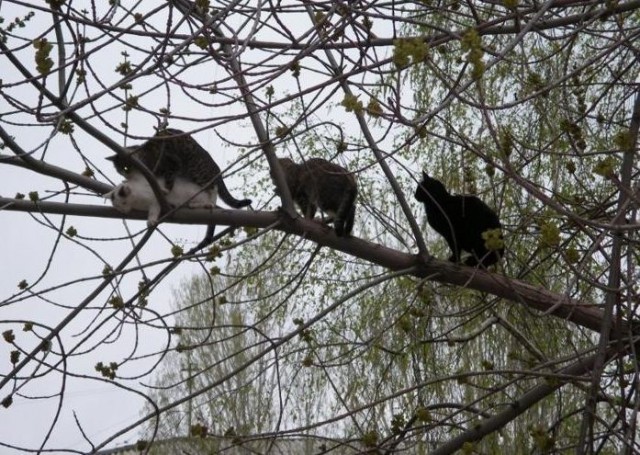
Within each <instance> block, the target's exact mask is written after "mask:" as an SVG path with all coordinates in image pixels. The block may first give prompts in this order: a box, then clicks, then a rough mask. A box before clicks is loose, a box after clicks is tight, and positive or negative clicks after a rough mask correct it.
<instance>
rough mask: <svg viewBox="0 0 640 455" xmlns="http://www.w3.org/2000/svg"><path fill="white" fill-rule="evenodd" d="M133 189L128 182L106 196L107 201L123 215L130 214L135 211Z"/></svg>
mask: <svg viewBox="0 0 640 455" xmlns="http://www.w3.org/2000/svg"><path fill="white" fill-rule="evenodd" d="M132 191H133V190H132V188H131V186H130V185H129V184H128V183H127V182H122V183H121V184H120V185H118V186H116V187H115V188H114V189H112V190H111V191H109V192H108V193H106V194H105V195H104V198H105V199H110V200H111V205H113V207H114V208H115V209H116V210H118V211H119V212H122V213H129V212H130V211H131V210H133V198H132V197H131V193H132Z"/></svg>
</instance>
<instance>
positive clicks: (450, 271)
mask: <svg viewBox="0 0 640 455" xmlns="http://www.w3.org/2000/svg"><path fill="white" fill-rule="evenodd" d="M0 209H2V210H11V211H20V212H31V213H37V212H42V213H50V214H60V215H63V214H64V215H76V216H86V217H99V218H123V216H122V214H121V213H119V212H118V211H116V210H115V209H113V208H112V207H106V206H104V207H100V206H93V205H81V204H64V203H60V202H38V203H37V204H34V203H33V202H31V201H25V200H15V199H10V198H2V197H0ZM126 218H128V219H139V220H145V219H146V218H147V215H146V213H144V212H137V213H132V214H130V215H128V216H127V217H126ZM278 221H280V225H279V227H278V230H281V231H283V232H286V233H289V234H294V235H298V236H301V237H304V238H306V239H309V240H311V241H313V242H316V243H318V244H319V245H323V246H327V247H330V248H333V249H335V250H338V251H342V252H343V253H346V254H349V255H351V256H355V257H357V258H360V259H363V260H365V261H368V262H371V263H373V264H376V265H379V266H381V267H384V268H387V269H390V270H404V269H408V268H411V267H416V272H414V273H413V275H414V276H415V277H417V278H423V279H426V280H428V281H433V282H436V283H442V284H452V285H456V286H463V287H467V288H469V289H475V290H477V291H481V292H487V293H489V294H492V295H495V296H496V297H501V298H503V299H506V300H510V301H512V302H514V303H519V304H525V305H527V306H529V307H531V308H533V309H536V310H539V311H542V312H546V311H549V314H551V315H553V316H555V317H558V318H561V319H565V320H568V321H571V322H573V323H575V324H577V325H579V326H582V327H585V328H587V329H590V330H595V331H600V328H601V325H602V318H603V312H602V310H601V309H600V308H599V307H598V306H596V305H594V304H592V303H589V302H582V301H579V300H574V299H571V298H570V297H568V296H566V295H562V294H557V293H554V292H551V291H548V290H546V289H544V288H541V287H538V286H534V285H531V284H528V283H525V282H523V281H519V280H515V279H512V278H508V277H506V276H503V275H499V274H497V273H490V272H486V271H483V270H479V269H473V268H470V267H464V266H461V265H457V264H453V263H451V262H449V261H442V260H438V259H435V258H432V259H430V260H428V261H422V260H421V259H420V258H419V257H418V256H416V255H413V254H409V253H403V252H400V251H397V250H394V249H391V248H387V247H385V246H384V245H380V244H376V243H372V242H367V241H366V240H362V239H358V238H348V239H346V238H340V237H337V236H336V235H335V234H334V233H333V231H332V229H330V228H328V227H327V226H325V225H322V224H320V223H317V222H315V221H310V220H306V219H304V218H296V219H291V218H290V217H288V216H283V215H282V214H279V213H278V212H250V211H243V210H225V209H217V210H214V211H207V210H192V209H182V210H178V211H176V212H175V214H173V215H172V216H170V217H169V218H168V219H167V220H166V222H171V223H179V224H203V225H209V224H211V223H215V224H216V225H226V226H238V227H240V226H249V227H257V228H267V227H269V226H271V225H273V224H274V223H276V222H278ZM613 327H614V328H613V331H614V332H615V333H620V334H629V333H630V331H631V329H633V328H634V327H635V325H634V326H633V327H632V326H631V325H630V324H629V323H628V321H621V322H620V323H616V324H614V326H613Z"/></svg>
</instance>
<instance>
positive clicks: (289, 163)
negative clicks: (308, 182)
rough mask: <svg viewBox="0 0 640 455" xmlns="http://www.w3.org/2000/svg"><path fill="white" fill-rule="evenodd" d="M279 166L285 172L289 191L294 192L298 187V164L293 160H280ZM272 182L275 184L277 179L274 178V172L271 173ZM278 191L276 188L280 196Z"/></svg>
mask: <svg viewBox="0 0 640 455" xmlns="http://www.w3.org/2000/svg"><path fill="white" fill-rule="evenodd" d="M278 164H280V167H281V168H282V171H283V172H284V176H285V179H286V180H287V185H289V189H290V190H292V188H293V187H295V186H297V181H298V179H297V173H296V168H297V164H296V163H294V162H293V160H292V159H291V158H278ZM270 174H271V180H273V182H274V183H275V181H276V179H275V178H274V175H273V172H270ZM277 190H278V189H277V188H276V194H278V191H277Z"/></svg>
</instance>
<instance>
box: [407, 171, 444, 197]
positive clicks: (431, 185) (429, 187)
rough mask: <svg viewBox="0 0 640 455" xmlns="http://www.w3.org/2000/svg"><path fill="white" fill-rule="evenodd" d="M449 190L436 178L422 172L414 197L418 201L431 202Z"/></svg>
mask: <svg viewBox="0 0 640 455" xmlns="http://www.w3.org/2000/svg"><path fill="white" fill-rule="evenodd" d="M447 195H449V192H448V191H447V189H446V188H445V186H444V185H443V184H442V182H441V181H440V180H438V179H434V178H433V177H429V175H428V174H427V173H426V172H424V171H423V172H422V181H421V182H420V183H418V187H417V188H416V194H415V198H416V199H417V200H418V201H420V202H431V201H432V200H433V199H438V198H439V197H443V196H447Z"/></svg>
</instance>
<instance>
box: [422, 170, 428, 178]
mask: <svg viewBox="0 0 640 455" xmlns="http://www.w3.org/2000/svg"><path fill="white" fill-rule="evenodd" d="M422 178H425V179H428V178H429V174H427V173H426V172H425V171H422Z"/></svg>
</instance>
